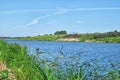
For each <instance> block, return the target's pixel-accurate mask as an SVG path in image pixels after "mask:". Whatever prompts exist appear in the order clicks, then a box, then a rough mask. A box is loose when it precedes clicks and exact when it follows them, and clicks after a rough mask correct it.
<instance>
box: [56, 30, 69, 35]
mask: <svg viewBox="0 0 120 80" xmlns="http://www.w3.org/2000/svg"><path fill="white" fill-rule="evenodd" d="M61 34H67V31H65V30H62V31H56V32H55V33H54V35H61Z"/></svg>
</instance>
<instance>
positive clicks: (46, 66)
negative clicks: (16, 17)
mask: <svg viewBox="0 0 120 80" xmlns="http://www.w3.org/2000/svg"><path fill="white" fill-rule="evenodd" d="M44 54H45V55H47V56H49V57H50V58H48V57H45V56H44ZM80 56H81V55H80V54H75V55H67V54H63V52H62V50H61V49H60V51H58V54H57V55H56V56H53V55H52V54H51V53H49V52H48V51H46V52H45V53H41V52H40V51H39V49H36V53H35V54H34V55H30V54H28V52H27V48H26V47H24V46H20V45H18V44H16V43H14V44H8V43H7V42H5V41H0V61H1V62H2V63H4V64H6V66H7V69H6V70H5V71H1V72H0V80H2V79H3V80H4V79H6V80H7V79H8V80H9V79H11V78H10V76H9V74H12V75H13V76H14V77H15V78H14V79H13V78H12V79H11V80H120V70H119V69H115V70H111V71H105V72H104V73H102V74H101V73H99V71H98V69H97V67H98V65H97V66H93V65H92V64H90V63H84V64H81V65H80ZM61 60H62V61H61ZM112 66H113V65H112ZM9 70H11V71H9Z"/></svg>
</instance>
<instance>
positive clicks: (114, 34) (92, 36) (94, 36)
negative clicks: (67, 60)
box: [64, 30, 120, 39]
mask: <svg viewBox="0 0 120 80" xmlns="http://www.w3.org/2000/svg"><path fill="white" fill-rule="evenodd" d="M117 36H120V32H118V31H117V30H115V31H113V32H105V33H86V34H77V33H75V34H67V35H66V36H64V38H80V37H87V38H90V39H97V38H108V37H117Z"/></svg>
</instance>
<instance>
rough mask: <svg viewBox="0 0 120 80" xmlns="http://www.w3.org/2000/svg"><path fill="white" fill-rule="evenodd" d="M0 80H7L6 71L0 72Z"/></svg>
mask: <svg viewBox="0 0 120 80" xmlns="http://www.w3.org/2000/svg"><path fill="white" fill-rule="evenodd" d="M0 80H8V71H7V70H4V71H1V72H0Z"/></svg>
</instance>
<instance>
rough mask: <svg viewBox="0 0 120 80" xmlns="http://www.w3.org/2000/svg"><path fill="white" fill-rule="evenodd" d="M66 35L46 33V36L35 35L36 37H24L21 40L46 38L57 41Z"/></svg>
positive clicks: (46, 39)
mask: <svg viewBox="0 0 120 80" xmlns="http://www.w3.org/2000/svg"><path fill="white" fill-rule="evenodd" d="M63 36H64V35H44V36H34V37H23V38H20V40H45V41H55V40H57V39H59V38H62V37H63Z"/></svg>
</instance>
